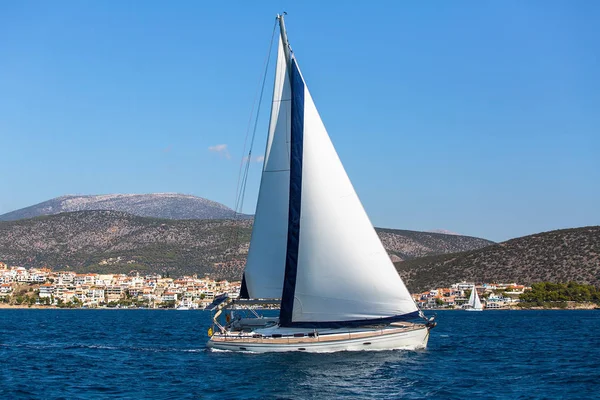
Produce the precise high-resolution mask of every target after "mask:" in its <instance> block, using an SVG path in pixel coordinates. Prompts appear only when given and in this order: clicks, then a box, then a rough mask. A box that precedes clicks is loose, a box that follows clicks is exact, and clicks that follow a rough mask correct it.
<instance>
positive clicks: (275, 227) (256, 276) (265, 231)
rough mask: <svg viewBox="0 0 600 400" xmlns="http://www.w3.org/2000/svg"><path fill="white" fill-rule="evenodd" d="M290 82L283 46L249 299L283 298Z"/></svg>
mask: <svg viewBox="0 0 600 400" xmlns="http://www.w3.org/2000/svg"><path fill="white" fill-rule="evenodd" d="M290 97H291V92H290V83H289V73H288V67H287V62H286V57H285V52H284V48H283V42H282V40H281V38H280V39H279V51H278V55H277V66H276V71H275V85H274V89H273V103H272V107H271V121H270V123H269V136H268V139H267V147H266V150H265V160H264V166H263V171H262V178H261V183H260V191H259V195H258V203H257V206H256V213H255V216H254V227H253V229H252V237H251V239H250V248H249V250H248V258H247V261H246V269H245V272H244V277H245V281H246V287H247V289H248V295H249V296H250V298H255V299H256V298H271V299H278V298H280V297H281V291H282V286H283V276H284V268H285V257H286V242H287V233H288V226H287V224H288V207H289V187H290V146H289V134H290Z"/></svg>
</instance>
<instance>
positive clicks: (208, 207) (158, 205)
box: [0, 193, 235, 221]
mask: <svg viewBox="0 0 600 400" xmlns="http://www.w3.org/2000/svg"><path fill="white" fill-rule="evenodd" d="M84 210H112V211H122V212H126V213H129V214H133V215H138V216H141V217H153V218H169V219H226V218H233V216H234V214H235V213H234V211H233V210H232V209H230V208H229V207H226V206H224V205H223V204H220V203H217V202H215V201H211V200H207V199H204V198H202V197H196V196H190V195H185V194H177V193H153V194H106V195H94V196H62V197H57V198H55V199H51V200H48V201H44V202H43V203H39V204H36V205H33V206H30V207H26V208H22V209H20V210H16V211H11V212H9V213H6V214H3V215H0V221H15V220H18V219H25V218H33V217H39V216H43V215H54V214H60V213H64V212H72V211H84Z"/></svg>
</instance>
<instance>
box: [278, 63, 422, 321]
mask: <svg viewBox="0 0 600 400" xmlns="http://www.w3.org/2000/svg"><path fill="white" fill-rule="evenodd" d="M290 68H291V69H292V70H291V81H292V83H291V88H292V102H291V103H292V110H291V111H292V114H291V116H292V123H291V137H290V139H291V173H290V197H289V200H290V206H289V220H288V240H287V257H286V266H285V279H284V288H283V295H282V303H281V313H280V323H281V325H282V326H303V327H326V326H328V327H336V326H349V325H359V324H365V323H376V322H389V321H393V320H400V319H408V318H412V317H416V316H418V309H417V307H416V305H415V303H414V301H413V300H412V298H411V296H410V293H409V292H408V290H407V289H406V286H405V285H404V283H403V282H402V280H401V278H400V276H399V275H398V273H397V271H396V269H395V268H394V265H393V264H392V262H391V260H390V258H389V256H388V254H387V252H386V251H385V249H384V247H383V245H382V244H381V241H380V240H379V237H378V236H377V233H376V232H375V229H374V228H373V225H372V224H371V222H370V220H369V218H368V216H367V214H366V213H365V211H364V209H363V206H362V204H361V202H360V200H359V198H358V196H357V194H356V192H355V191H354V188H353V186H352V183H351V182H350V179H349V178H348V176H347V174H346V172H345V170H344V167H343V165H342V163H341V161H340V159H339V157H338V155H337V153H336V151H335V149H334V147H333V144H332V143H331V140H330V138H329V135H328V134H327V131H326V129H325V126H324V125H323V122H322V121H321V118H320V116H319V113H318V112H317V109H316V107H315V104H314V102H313V100H312V97H311V95H310V93H309V91H308V88H307V87H306V84H305V82H304V79H303V77H302V75H301V73H300V70H299V68H298V65H297V63H296V60H295V58H292V61H291V66H290Z"/></svg>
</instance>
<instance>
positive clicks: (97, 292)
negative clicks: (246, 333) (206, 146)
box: [0, 262, 531, 309]
mask: <svg viewBox="0 0 600 400" xmlns="http://www.w3.org/2000/svg"><path fill="white" fill-rule="evenodd" d="M240 286H241V283H240V282H229V281H226V280H214V279H211V278H209V277H203V278H199V277H198V276H195V275H194V276H182V277H178V278H172V277H168V276H163V275H158V274H149V275H143V276H142V275H140V274H139V273H135V272H132V273H130V274H97V273H86V274H79V273H75V272H73V271H54V270H51V269H49V268H30V269H27V268H24V267H19V266H9V265H7V264H6V263H3V262H0V304H10V305H14V306H25V307H27V306H54V307H68V308H74V307H86V308H98V307H106V308H140V307H143V308H176V309H177V308H179V309H203V308H205V307H206V306H207V305H208V304H210V303H211V302H212V301H213V300H214V298H215V297H216V296H219V295H221V294H224V293H227V295H228V296H229V297H230V298H234V299H235V298H237V297H238V295H239V292H240ZM473 287H475V289H476V290H477V293H478V295H479V297H480V298H481V299H482V303H483V306H484V307H485V308H487V309H506V308H512V307H515V306H516V305H517V304H518V303H519V301H520V300H519V297H520V296H521V295H522V294H523V293H524V292H525V291H528V290H531V288H530V287H527V286H524V285H519V284H516V283H482V284H474V283H469V282H460V283H455V284H453V285H451V286H450V287H449V288H435V289H431V290H428V291H425V292H422V293H415V294H413V295H412V296H413V299H414V300H415V302H416V303H417V305H418V306H419V307H420V308H422V309H443V308H447V309H461V308H465V307H466V305H467V303H468V300H469V295H470V293H471V291H472V290H473Z"/></svg>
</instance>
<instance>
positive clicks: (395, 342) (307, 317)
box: [207, 15, 435, 352]
mask: <svg viewBox="0 0 600 400" xmlns="http://www.w3.org/2000/svg"><path fill="white" fill-rule="evenodd" d="M277 20H278V22H279V28H280V29H279V31H280V32H279V33H280V34H279V44H278V54H277V65H276V68H275V84H274V91H273V100H272V105H271V119H270V123H269V132H268V139H267V145H266V151H265V158H264V166H263V171H262V177H261V183H260V189H259V195H258V203H257V208H256V213H255V219H254V226H253V230H252V236H251V240H250V248H249V252H248V257H247V262H246V267H245V271H244V276H243V281H242V290H241V293H240V297H242V298H247V299H251V300H248V301H249V302H251V301H253V300H252V299H254V301H257V302H259V303H260V302H263V303H265V304H267V303H269V304H273V303H277V304H279V305H280V313H279V318H276V319H275V321H274V320H273V319H268V318H265V319H264V323H263V322H262V320H259V321H255V323H254V324H252V323H244V321H243V319H241V318H239V317H238V318H235V316H234V317H231V315H230V314H226V315H227V323H221V322H219V318H218V317H219V315H220V314H221V311H223V310H222V309H221V308H222V307H224V306H225V305H226V304H227V302H223V303H222V304H221V305H219V306H218V307H219V310H218V311H217V313H216V314H215V316H214V318H213V326H211V327H210V329H209V331H208V332H209V336H210V340H209V341H208V343H207V347H209V348H214V349H221V350H232V351H249V352H284V351H305V352H332V351H342V350H383V349H420V348H425V347H426V346H427V341H428V339H429V331H430V329H431V328H433V326H435V321H434V320H433V318H431V319H427V318H426V317H425V315H423V313H422V312H421V311H420V310H419V309H418V307H417V305H416V304H415V302H414V300H413V299H412V297H411V295H410V293H409V292H408V290H407V288H406V286H405V285H404V283H403V281H402V279H401V278H400V276H399V275H398V273H397V271H396V269H395V268H394V265H393V264H392V262H391V260H390V258H389V256H388V254H387V252H386V250H385V249H384V247H383V245H382V243H381V241H380V240H379V237H378V236H377V233H376V232H375V229H374V228H373V225H372V224H371V222H370V220H369V218H368V216H367V214H366V212H365V210H364V209H363V206H362V204H361V202H360V200H359V198H358V196H357V194H356V192H355V191H354V188H353V186H352V183H351V182H350V179H349V178H348V176H347V174H346V172H345V170H344V167H343V166H342V163H341V161H340V159H339V157H338V155H337V153H336V151H335V149H334V147H333V144H332V142H331V140H330V138H329V135H328V133H327V130H326V129H325V126H324V125H323V122H322V121H321V117H320V116H319V113H318V111H317V108H316V107H315V104H314V102H313V99H312V97H311V95H310V92H309V91H308V88H307V85H306V81H305V79H304V77H303V75H302V73H301V72H300V68H299V66H298V61H297V59H296V56H295V55H294V53H293V52H292V50H291V47H290V45H289V43H288V39H287V33H286V29H285V24H284V17H283V15H278V16H277ZM240 302H242V303H240ZM236 304H238V305H239V304H243V300H236ZM255 304H256V303H255Z"/></svg>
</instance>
